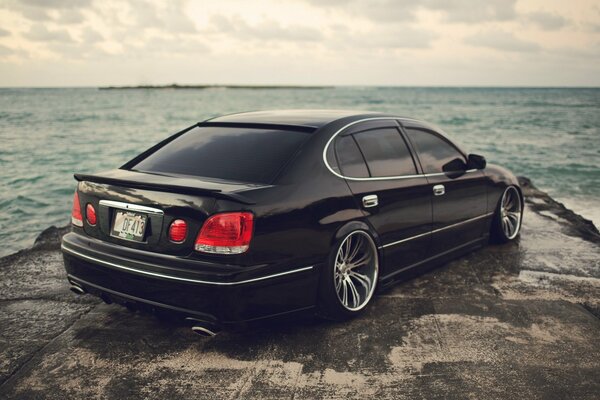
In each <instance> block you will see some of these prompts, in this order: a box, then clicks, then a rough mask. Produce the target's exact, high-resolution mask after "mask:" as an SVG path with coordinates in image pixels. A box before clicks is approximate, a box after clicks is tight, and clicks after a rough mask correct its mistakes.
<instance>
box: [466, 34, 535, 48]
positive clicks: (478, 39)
mask: <svg viewBox="0 0 600 400" xmlns="http://www.w3.org/2000/svg"><path fill="white" fill-rule="evenodd" d="M465 43H467V44H470V45H473V46H479V47H487V48H490V49H494V50H501V51H509V52H536V51H538V50H540V46H539V45H538V44H537V43H534V42H530V41H527V40H523V39H519V38H517V37H515V36H514V35H513V34H512V33H510V32H505V31H499V30H494V31H487V32H482V33H479V34H477V35H473V36H469V37H467V38H466V39H465Z"/></svg>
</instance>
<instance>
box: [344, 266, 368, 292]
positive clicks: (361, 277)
mask: <svg viewBox="0 0 600 400" xmlns="http://www.w3.org/2000/svg"><path fill="white" fill-rule="evenodd" d="M349 276H350V277H351V278H354V279H356V280H357V281H358V283H360V284H361V285H362V286H363V287H364V288H365V290H366V291H367V293H368V292H369V291H370V290H371V278H369V277H368V276H366V275H362V274H359V273H358V272H355V271H351V272H350V275H349Z"/></svg>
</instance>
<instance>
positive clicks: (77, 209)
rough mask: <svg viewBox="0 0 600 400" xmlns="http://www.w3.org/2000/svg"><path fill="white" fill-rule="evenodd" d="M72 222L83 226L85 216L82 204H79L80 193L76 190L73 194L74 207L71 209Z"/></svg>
mask: <svg viewBox="0 0 600 400" xmlns="http://www.w3.org/2000/svg"><path fill="white" fill-rule="evenodd" d="M71 223H72V224H73V225H75V226H79V227H82V226H83V216H82V215H81V206H80V205H79V195H78V194H77V191H75V196H73V208H72V209H71Z"/></svg>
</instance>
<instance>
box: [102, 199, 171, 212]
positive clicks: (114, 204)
mask: <svg viewBox="0 0 600 400" xmlns="http://www.w3.org/2000/svg"><path fill="white" fill-rule="evenodd" d="M100 205H101V206H105V207H111V208H118V209H120V210H127V211H137V212H143V213H147V214H157V215H163V214H164V212H163V210H161V209H158V208H153V207H146V206H140V205H138V204H131V203H123V202H120V201H113V200H100Z"/></svg>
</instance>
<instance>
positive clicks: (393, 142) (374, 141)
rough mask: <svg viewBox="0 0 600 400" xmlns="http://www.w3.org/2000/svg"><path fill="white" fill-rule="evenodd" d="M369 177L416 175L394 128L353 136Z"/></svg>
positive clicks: (402, 140) (400, 137)
mask: <svg viewBox="0 0 600 400" xmlns="http://www.w3.org/2000/svg"><path fill="white" fill-rule="evenodd" d="M354 138H355V139H356V142H357V143H358V146H359V147H360V150H361V151H362V154H363V156H364V157H365V161H366V162H367V166H368V167H369V171H370V172H371V176H373V177H384V176H402V175H414V174H416V173H417V169H416V167H415V163H414V161H413V158H412V156H411V154H410V151H409V150H408V146H407V145H406V143H405V142H404V139H403V138H402V136H401V135H400V131H398V129H395V128H383V129H372V130H368V131H364V132H359V133H356V134H354Z"/></svg>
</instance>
